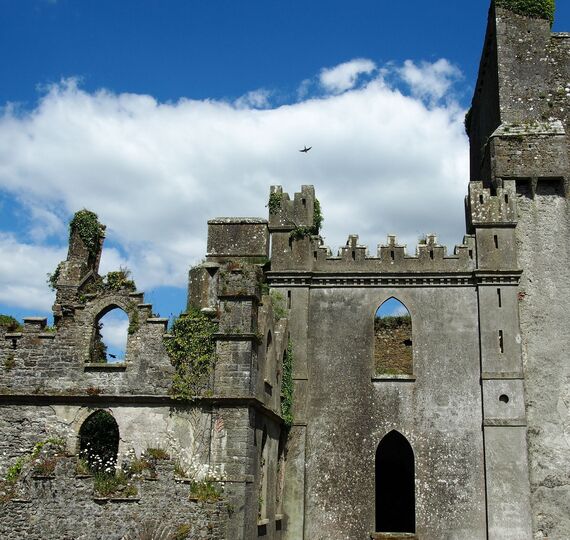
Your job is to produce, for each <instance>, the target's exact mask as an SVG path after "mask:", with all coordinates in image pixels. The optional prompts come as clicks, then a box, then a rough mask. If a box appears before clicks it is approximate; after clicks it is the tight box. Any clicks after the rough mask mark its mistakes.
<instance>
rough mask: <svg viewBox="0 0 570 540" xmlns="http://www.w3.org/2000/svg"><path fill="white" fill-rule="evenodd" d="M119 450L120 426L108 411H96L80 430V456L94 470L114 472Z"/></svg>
mask: <svg viewBox="0 0 570 540" xmlns="http://www.w3.org/2000/svg"><path fill="white" fill-rule="evenodd" d="M118 452H119V426H118V425H117V422H116V420H115V419H114V418H113V416H112V415H111V414H110V413H108V412H107V411H102V410H99V411H96V412H94V413H93V414H92V415H91V416H89V418H87V420H85V422H83V425H82V426H81V429H80V430H79V456H80V457H81V458H82V459H84V460H85V461H86V462H87V465H88V466H89V468H90V469H91V470H92V471H104V472H113V471H114V470H115V467H116V464H117V454H118Z"/></svg>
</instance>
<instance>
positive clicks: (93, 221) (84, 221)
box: [69, 208, 103, 255]
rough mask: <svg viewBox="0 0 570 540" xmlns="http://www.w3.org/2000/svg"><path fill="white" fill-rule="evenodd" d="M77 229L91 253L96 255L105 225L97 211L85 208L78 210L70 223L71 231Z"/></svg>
mask: <svg viewBox="0 0 570 540" xmlns="http://www.w3.org/2000/svg"><path fill="white" fill-rule="evenodd" d="M74 231H77V233H78V234H79V237H80V238H81V240H83V243H84V244H85V247H86V248H87V250H88V251H89V254H90V255H95V254H96V253H97V249H98V247H99V241H100V239H101V237H102V236H103V227H102V225H101V224H100V223H99V219H98V217H97V214H95V212H91V211H90V210H87V209H85V208H84V209H83V210H79V212H76V213H75V215H74V216H73V219H72V220H71V222H70V223H69V232H70V234H72V233H73V232H74Z"/></svg>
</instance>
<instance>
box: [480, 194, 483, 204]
mask: <svg viewBox="0 0 570 540" xmlns="http://www.w3.org/2000/svg"><path fill="white" fill-rule="evenodd" d="M479 203H480V204H483V195H479Z"/></svg>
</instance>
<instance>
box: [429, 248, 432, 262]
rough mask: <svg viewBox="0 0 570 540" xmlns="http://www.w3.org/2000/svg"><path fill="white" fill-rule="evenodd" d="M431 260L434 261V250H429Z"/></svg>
mask: <svg viewBox="0 0 570 540" xmlns="http://www.w3.org/2000/svg"><path fill="white" fill-rule="evenodd" d="M429 258H430V259H431V260H432V261H433V249H430V250H429Z"/></svg>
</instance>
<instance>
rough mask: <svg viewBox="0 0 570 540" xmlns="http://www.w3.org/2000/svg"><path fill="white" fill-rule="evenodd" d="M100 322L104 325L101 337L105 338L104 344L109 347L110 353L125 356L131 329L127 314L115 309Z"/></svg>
mask: <svg viewBox="0 0 570 540" xmlns="http://www.w3.org/2000/svg"><path fill="white" fill-rule="evenodd" d="M99 322H100V323H101V325H102V327H101V336H102V337H103V342H104V343H105V345H107V347H109V350H108V352H110V353H111V354H117V353H119V355H124V354H125V345H126V343H127V333H128V328H129V318H128V317H127V314H126V313H125V312H124V311H122V310H120V309H115V310H113V311H110V312H109V313H107V315H105V316H104V317H102V318H101V320H100V321H99Z"/></svg>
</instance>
